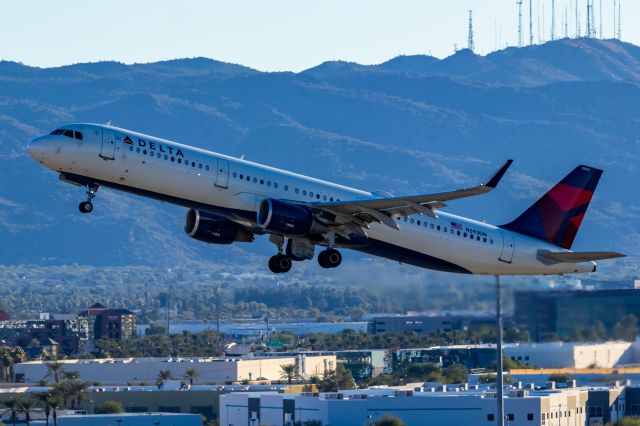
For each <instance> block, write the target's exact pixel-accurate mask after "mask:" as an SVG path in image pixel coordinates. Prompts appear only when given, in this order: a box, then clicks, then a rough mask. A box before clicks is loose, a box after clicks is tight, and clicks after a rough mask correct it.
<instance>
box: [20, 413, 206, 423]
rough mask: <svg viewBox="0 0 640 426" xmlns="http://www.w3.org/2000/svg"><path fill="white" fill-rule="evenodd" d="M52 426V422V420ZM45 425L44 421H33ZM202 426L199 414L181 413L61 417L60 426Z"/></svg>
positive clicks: (59, 418) (59, 419)
mask: <svg viewBox="0 0 640 426" xmlns="http://www.w3.org/2000/svg"><path fill="white" fill-rule="evenodd" d="M49 423H50V424H51V423H52V421H51V420H50V421H49ZM31 424H32V425H44V424H46V422H45V421H44V420H38V421H32V422H31ZM87 425H91V426H201V425H202V419H201V418H200V416H199V415H198V414H180V413H122V414H84V415H80V414H78V415H71V416H59V417H58V426H87Z"/></svg>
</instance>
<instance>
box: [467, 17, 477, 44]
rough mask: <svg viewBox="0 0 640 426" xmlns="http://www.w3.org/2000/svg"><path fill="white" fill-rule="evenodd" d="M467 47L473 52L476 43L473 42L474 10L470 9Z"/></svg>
mask: <svg viewBox="0 0 640 426" xmlns="http://www.w3.org/2000/svg"><path fill="white" fill-rule="evenodd" d="M467 47H468V48H469V50H471V51H472V52H473V50H474V48H475V45H474V43H473V11H471V10H470V11H469V35H468V37H467Z"/></svg>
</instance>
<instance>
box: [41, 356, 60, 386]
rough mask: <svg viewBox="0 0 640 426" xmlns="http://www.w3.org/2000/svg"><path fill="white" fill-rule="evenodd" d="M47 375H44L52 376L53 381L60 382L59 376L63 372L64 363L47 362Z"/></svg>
mask: <svg viewBox="0 0 640 426" xmlns="http://www.w3.org/2000/svg"><path fill="white" fill-rule="evenodd" d="M47 370H48V371H47V375H46V376H44V377H53V381H54V383H60V378H61V377H62V373H63V372H64V363H63V362H60V361H53V362H48V363H47Z"/></svg>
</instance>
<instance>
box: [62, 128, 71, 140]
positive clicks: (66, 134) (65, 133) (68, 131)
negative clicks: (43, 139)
mask: <svg viewBox="0 0 640 426" xmlns="http://www.w3.org/2000/svg"><path fill="white" fill-rule="evenodd" d="M63 135H65V136H66V137H68V138H73V130H65V131H64V133H63Z"/></svg>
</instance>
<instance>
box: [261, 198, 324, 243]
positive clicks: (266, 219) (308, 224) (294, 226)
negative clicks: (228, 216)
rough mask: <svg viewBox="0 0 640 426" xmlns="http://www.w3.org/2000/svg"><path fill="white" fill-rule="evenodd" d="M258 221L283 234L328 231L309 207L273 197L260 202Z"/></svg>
mask: <svg viewBox="0 0 640 426" xmlns="http://www.w3.org/2000/svg"><path fill="white" fill-rule="evenodd" d="M256 222H257V223H258V226H259V227H261V228H262V229H265V230H267V231H270V232H274V233H277V234H283V235H306V234H316V233H323V232H326V231H327V227H326V226H324V225H323V224H321V223H320V222H318V221H317V220H316V219H315V218H314V217H313V213H312V212H311V210H309V209H308V208H306V207H303V206H298V205H296V204H292V203H287V202H286V201H280V200H274V199H271V198H267V199H264V200H262V202H261V203H260V208H259V209H258V214H257V220H256Z"/></svg>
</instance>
